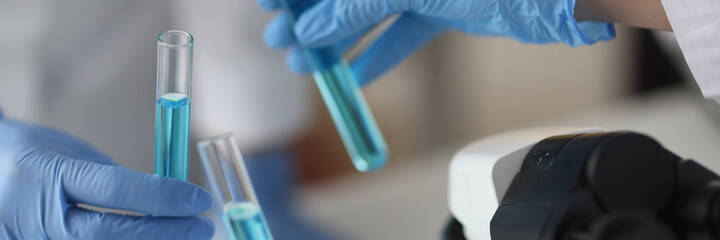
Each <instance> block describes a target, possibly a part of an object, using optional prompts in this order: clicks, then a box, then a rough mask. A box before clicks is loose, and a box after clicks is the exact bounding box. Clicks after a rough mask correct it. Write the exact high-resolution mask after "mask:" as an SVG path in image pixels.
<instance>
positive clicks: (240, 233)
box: [223, 202, 271, 240]
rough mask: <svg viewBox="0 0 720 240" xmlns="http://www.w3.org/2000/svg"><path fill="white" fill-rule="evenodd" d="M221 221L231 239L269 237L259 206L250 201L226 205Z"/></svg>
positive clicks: (242, 239)
mask: <svg viewBox="0 0 720 240" xmlns="http://www.w3.org/2000/svg"><path fill="white" fill-rule="evenodd" d="M223 221H224V222H225V227H226V228H227V229H228V231H230V238H232V239H233V240H267V239H271V238H270V236H268V232H267V229H266V223H265V219H264V216H263V214H262V212H260V207H259V206H256V205H255V204H252V203H250V202H240V203H232V204H230V205H227V206H226V209H224V210H223Z"/></svg>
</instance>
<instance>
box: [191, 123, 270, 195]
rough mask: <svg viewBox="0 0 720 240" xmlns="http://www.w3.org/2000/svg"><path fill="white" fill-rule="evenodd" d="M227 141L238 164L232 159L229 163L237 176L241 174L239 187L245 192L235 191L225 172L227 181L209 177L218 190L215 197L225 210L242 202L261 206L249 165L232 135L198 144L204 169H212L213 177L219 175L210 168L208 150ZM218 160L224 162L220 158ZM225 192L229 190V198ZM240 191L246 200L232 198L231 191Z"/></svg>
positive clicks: (213, 138)
mask: <svg viewBox="0 0 720 240" xmlns="http://www.w3.org/2000/svg"><path fill="white" fill-rule="evenodd" d="M225 140H227V141H229V143H230V146H229V147H230V148H229V150H231V151H232V154H233V156H235V157H236V159H237V162H235V161H233V160H232V159H230V160H229V162H230V163H231V164H232V167H234V169H232V170H234V171H235V173H236V174H240V176H238V177H239V179H237V180H238V181H240V182H238V183H239V184H240V186H239V187H241V188H245V191H243V189H236V190H233V189H232V188H231V187H230V186H229V184H228V182H227V176H225V175H226V174H225V173H224V172H221V174H223V177H224V178H222V179H224V180H225V181H218V178H217V177H216V176H210V175H208V176H207V177H208V179H209V180H210V184H211V185H212V186H213V188H215V189H216V190H215V192H216V193H215V195H218V196H217V197H218V199H219V200H220V201H221V202H220V203H221V204H223V205H224V206H223V209H224V208H225V207H227V206H229V205H232V204H235V203H241V202H250V203H252V204H256V205H257V206H260V203H259V201H258V199H257V195H256V194H255V189H254V187H253V185H252V181H251V180H250V176H249V175H248V172H247V165H246V164H245V159H244V158H243V157H242V153H241V152H240V148H239V147H238V145H237V141H236V139H235V136H234V135H233V134H232V133H223V134H219V135H216V136H213V137H210V138H207V139H205V140H202V141H200V142H198V143H197V147H198V151H199V153H200V154H201V156H200V158H201V160H202V162H203V167H205V169H210V171H211V173H212V174H213V175H216V174H217V173H215V170H214V168H213V167H212V166H210V165H211V163H210V161H211V160H210V159H207V158H208V156H207V152H206V149H207V147H208V146H210V145H212V144H215V143H216V142H218V141H220V142H222V141H225ZM226 147H228V146H226ZM217 160H218V161H223V160H222V159H220V158H218V159H217ZM219 167H220V168H221V169H219V170H220V171H222V166H221V165H220V166H219ZM205 172H206V173H207V172H208V171H207V170H206V171H205ZM220 184H223V186H220ZM224 190H227V196H225V194H226V191H224ZM238 190H239V191H242V192H243V196H245V199H235V198H233V196H232V195H233V194H232V193H230V191H238Z"/></svg>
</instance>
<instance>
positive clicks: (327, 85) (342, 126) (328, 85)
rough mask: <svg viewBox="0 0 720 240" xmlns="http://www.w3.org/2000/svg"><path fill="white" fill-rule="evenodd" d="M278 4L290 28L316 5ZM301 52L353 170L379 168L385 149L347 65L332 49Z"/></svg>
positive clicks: (287, 0) (310, 1)
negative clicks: (352, 165) (281, 7)
mask: <svg viewBox="0 0 720 240" xmlns="http://www.w3.org/2000/svg"><path fill="white" fill-rule="evenodd" d="M280 1H281V2H282V4H283V7H284V9H285V11H286V12H287V13H288V15H289V16H290V19H291V22H292V23H293V24H294V22H295V21H296V20H297V18H298V17H299V16H300V14H301V13H302V12H304V11H305V10H307V9H308V8H310V7H311V6H312V5H314V4H315V3H316V2H317V1H316V0H280ZM303 52H304V54H305V59H306V61H307V62H308V63H309V66H310V67H311V68H312V69H313V78H315V83H316V84H317V86H318V88H319V89H320V94H321V95H322V97H323V99H324V100H325V104H326V105H327V108H328V110H329V111H330V115H331V116H332V119H333V121H334V122H335V127H336V128H337V130H338V132H339V133H340V137H341V139H342V141H343V143H344V144H345V148H346V149H347V152H348V154H349V155H350V158H351V160H352V162H353V164H354V165H355V168H357V169H358V170H359V171H361V172H368V171H374V170H378V169H380V168H382V167H383V166H384V165H385V163H386V161H387V158H388V149H387V145H386V144H385V139H383V136H382V134H381V133H380V130H379V129H378V126H377V123H375V119H374V118H373V116H372V113H371V112H370V109H369V108H368V106H367V103H366V102H365V98H364V97H363V95H362V92H361V91H360V88H359V87H358V84H357V82H356V80H355V75H354V74H353V72H352V70H351V69H350V66H349V65H348V63H347V61H346V60H345V59H343V57H342V55H341V54H340V52H339V51H338V50H337V48H335V47H332V46H331V47H323V48H304V49H303Z"/></svg>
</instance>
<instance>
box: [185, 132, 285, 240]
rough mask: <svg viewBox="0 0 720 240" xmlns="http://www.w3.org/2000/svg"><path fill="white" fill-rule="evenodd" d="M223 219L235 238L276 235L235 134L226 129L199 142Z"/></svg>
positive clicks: (261, 238) (244, 239) (258, 238)
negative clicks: (259, 200)
mask: <svg viewBox="0 0 720 240" xmlns="http://www.w3.org/2000/svg"><path fill="white" fill-rule="evenodd" d="M197 147H198V152H199V153H200V159H202V162H203V166H204V167H205V173H207V176H208V178H209V180H210V185H212V189H213V192H214V193H215V196H216V197H217V199H219V200H220V201H222V204H223V221H224V222H225V228H226V230H227V231H228V234H229V235H230V238H231V239H233V240H266V239H272V235H271V234H270V229H269V228H268V225H267V222H266V221H265V215H264V214H263V212H262V209H261V208H260V204H259V203H258V200H257V197H256V196H255V190H253V187H252V183H251V182H250V177H249V175H248V173H247V169H246V168H245V162H244V161H243V159H242V155H240V150H239V149H238V147H237V143H236V142H235V138H234V137H233V136H232V134H229V133H226V134H223V135H219V136H216V137H213V138H210V139H208V140H205V141H202V142H199V143H198V144H197Z"/></svg>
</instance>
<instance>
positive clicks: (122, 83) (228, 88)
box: [0, 0, 313, 180]
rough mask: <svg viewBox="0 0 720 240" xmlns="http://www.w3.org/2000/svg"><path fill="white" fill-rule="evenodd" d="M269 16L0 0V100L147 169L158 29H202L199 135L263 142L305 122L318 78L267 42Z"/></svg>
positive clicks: (250, 145)
mask: <svg viewBox="0 0 720 240" xmlns="http://www.w3.org/2000/svg"><path fill="white" fill-rule="evenodd" d="M271 17H272V14H271V13H267V12H264V11H262V10H260V8H259V7H258V6H257V3H256V1H252V0H247V1H245V0H243V1H238V0H221V1H192V0H173V1H141V0H127V1H117V0H114V1H111V0H99V1H98V0H63V1H50V0H28V1H0V109H2V110H3V112H4V113H5V115H6V116H7V117H9V118H14V119H20V120H24V121H30V122H34V123H39V124H43V125H50V126H53V127H57V128H60V129H62V130H64V131H66V132H69V133H71V134H73V135H75V136H78V137H80V138H82V139H85V140H87V141H88V142H90V143H91V144H92V145H94V146H96V147H98V148H99V149H100V150H101V151H103V152H105V153H107V154H108V155H110V156H111V157H113V158H114V159H115V161H116V162H118V163H119V164H121V165H124V166H127V167H130V168H133V169H136V170H140V171H144V172H152V171H153V156H154V155H153V151H154V115H155V106H154V104H155V77H156V76H155V67H156V66H155V61H156V56H155V55H156V37H157V35H158V34H159V33H161V32H163V31H165V30H170V29H181V30H185V31H188V32H190V33H191V34H193V35H194V37H195V61H194V64H195V68H194V78H193V93H192V94H193V96H192V133H191V136H192V138H194V139H196V140H197V139H202V138H205V137H209V136H211V135H215V134H220V133H224V132H233V133H234V134H235V135H236V137H237V138H238V140H239V142H240V144H241V148H242V149H243V150H244V151H246V153H252V152H257V151H266V150H268V149H269V148H274V147H277V146H280V145H283V144H285V143H287V142H289V141H290V140H291V139H293V137H295V136H297V134H298V133H299V132H300V130H301V129H302V128H303V125H305V124H307V123H308V120H309V119H308V117H309V113H310V112H312V111H310V110H309V109H308V108H309V107H310V104H309V101H308V96H309V94H308V91H309V90H311V88H312V87H313V85H312V82H310V81H309V80H308V79H303V78H301V77H298V76H296V75H294V74H292V73H290V72H289V71H288V70H287V69H286V68H285V66H284V61H283V53H281V52H278V51H273V50H270V49H268V48H266V47H265V46H264V44H263V42H262V29H263V28H264V25H265V24H266V23H267V22H268V21H269V19H270V18H271ZM193 144H194V143H193ZM192 147H194V146H192ZM195 166H196V167H199V165H195ZM201 171H202V170H201V168H194V169H191V175H192V174H193V173H199V172H201ZM196 180H197V179H196Z"/></svg>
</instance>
